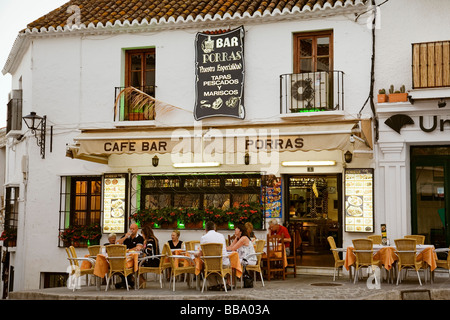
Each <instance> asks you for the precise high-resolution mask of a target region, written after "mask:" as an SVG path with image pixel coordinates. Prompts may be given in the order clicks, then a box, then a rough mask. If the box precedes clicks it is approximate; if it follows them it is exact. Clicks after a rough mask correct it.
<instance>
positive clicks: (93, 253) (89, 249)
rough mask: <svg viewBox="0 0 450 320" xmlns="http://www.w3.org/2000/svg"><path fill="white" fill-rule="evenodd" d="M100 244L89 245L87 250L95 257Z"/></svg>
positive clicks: (98, 251)
mask: <svg viewBox="0 0 450 320" xmlns="http://www.w3.org/2000/svg"><path fill="white" fill-rule="evenodd" d="M101 248H102V246H101V245H94V246H89V247H88V251H89V255H90V256H91V257H96V256H97V255H98V254H99V253H100V249H101Z"/></svg>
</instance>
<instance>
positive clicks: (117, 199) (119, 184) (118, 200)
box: [103, 174, 127, 233]
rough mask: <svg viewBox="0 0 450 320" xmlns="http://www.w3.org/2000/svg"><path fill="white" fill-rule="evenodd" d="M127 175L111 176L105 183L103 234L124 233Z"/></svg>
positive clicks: (106, 176)
mask: <svg viewBox="0 0 450 320" xmlns="http://www.w3.org/2000/svg"><path fill="white" fill-rule="evenodd" d="M126 190H127V175H126V174H110V175H105V176H104V181H103V233H124V232H125V221H126V220H125V219H126V208H127V196H126V195H127V193H126Z"/></svg>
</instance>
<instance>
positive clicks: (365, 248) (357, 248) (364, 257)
mask: <svg viewBox="0 0 450 320" xmlns="http://www.w3.org/2000/svg"><path fill="white" fill-rule="evenodd" d="M352 242H353V248H354V250H353V252H354V253H355V256H356V262H355V278H354V281H353V283H356V280H357V279H358V275H359V271H360V270H361V268H373V266H377V267H379V268H381V262H380V261H379V260H373V242H372V240H370V239H354V240H353V241H352ZM375 283H377V278H376V277H375Z"/></svg>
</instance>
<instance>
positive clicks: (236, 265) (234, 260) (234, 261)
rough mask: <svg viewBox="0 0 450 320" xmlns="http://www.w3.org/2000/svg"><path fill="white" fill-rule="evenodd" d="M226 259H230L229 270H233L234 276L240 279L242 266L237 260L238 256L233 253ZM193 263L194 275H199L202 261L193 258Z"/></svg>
mask: <svg viewBox="0 0 450 320" xmlns="http://www.w3.org/2000/svg"><path fill="white" fill-rule="evenodd" d="M228 258H229V259H230V265H231V268H232V269H233V270H235V272H236V276H237V277H238V278H240V277H241V276H242V264H241V261H240V260H239V254H238V253H237V252H235V251H233V252H231V253H230V254H229V255H228ZM194 262H195V274H196V275H199V274H200V272H201V271H202V269H203V260H202V259H201V258H199V257H195V259H194Z"/></svg>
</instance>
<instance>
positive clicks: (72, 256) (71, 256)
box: [66, 246, 95, 290]
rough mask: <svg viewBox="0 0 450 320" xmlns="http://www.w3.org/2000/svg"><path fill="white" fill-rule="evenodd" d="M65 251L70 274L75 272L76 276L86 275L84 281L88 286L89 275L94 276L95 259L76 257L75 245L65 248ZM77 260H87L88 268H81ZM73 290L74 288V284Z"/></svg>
mask: <svg viewBox="0 0 450 320" xmlns="http://www.w3.org/2000/svg"><path fill="white" fill-rule="evenodd" d="M66 253H67V259H68V260H69V264H70V267H71V271H70V275H74V274H75V273H76V274H77V276H80V277H82V276H86V283H87V285H88V286H89V275H92V276H94V268H95V260H94V259H92V258H78V257H77V252H76V250H75V247H73V246H70V247H69V248H66ZM79 261H88V262H90V264H91V267H90V268H89V269H81V268H80V263H79ZM94 277H95V276H94ZM73 290H75V286H74V288H73Z"/></svg>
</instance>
